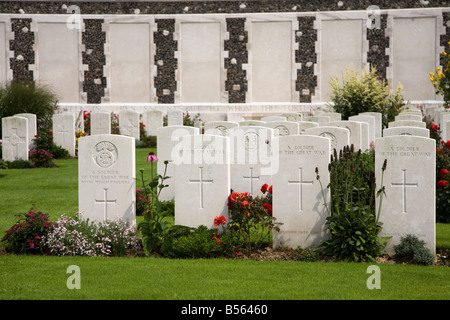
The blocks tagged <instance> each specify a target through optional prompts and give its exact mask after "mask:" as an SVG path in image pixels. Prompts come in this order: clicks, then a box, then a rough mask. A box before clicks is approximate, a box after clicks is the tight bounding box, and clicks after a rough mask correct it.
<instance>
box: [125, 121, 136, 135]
mask: <svg viewBox="0 0 450 320" xmlns="http://www.w3.org/2000/svg"><path fill="white" fill-rule="evenodd" d="M124 129H125V131H126V132H125V134H126V135H129V136H133V135H134V133H135V131H136V130H137V128H136V126H135V125H134V124H133V120H132V119H128V123H127V125H126V126H124Z"/></svg>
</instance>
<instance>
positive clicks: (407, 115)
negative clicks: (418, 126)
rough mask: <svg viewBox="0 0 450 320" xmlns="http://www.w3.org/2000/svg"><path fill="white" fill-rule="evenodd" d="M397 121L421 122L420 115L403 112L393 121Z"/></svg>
mask: <svg viewBox="0 0 450 320" xmlns="http://www.w3.org/2000/svg"><path fill="white" fill-rule="evenodd" d="M399 120H414V121H422V115H420V114H415V113H412V112H403V113H400V114H399V115H397V116H395V121H399Z"/></svg>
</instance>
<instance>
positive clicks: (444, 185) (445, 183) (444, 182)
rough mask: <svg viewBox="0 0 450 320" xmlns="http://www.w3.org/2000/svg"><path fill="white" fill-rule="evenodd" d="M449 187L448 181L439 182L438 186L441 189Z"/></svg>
mask: <svg viewBox="0 0 450 320" xmlns="http://www.w3.org/2000/svg"><path fill="white" fill-rule="evenodd" d="M447 185H448V181H445V180H439V181H438V183H437V186H438V188H439V189H442V188H445V187H446V186H447Z"/></svg>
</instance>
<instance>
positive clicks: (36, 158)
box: [30, 148, 56, 168]
mask: <svg viewBox="0 0 450 320" xmlns="http://www.w3.org/2000/svg"><path fill="white" fill-rule="evenodd" d="M30 161H31V166H32V167H33V168H55V167H56V164H55V163H54V162H53V155H52V154H51V153H50V152H48V151H46V150H44V149H36V148H32V149H31V150H30Z"/></svg>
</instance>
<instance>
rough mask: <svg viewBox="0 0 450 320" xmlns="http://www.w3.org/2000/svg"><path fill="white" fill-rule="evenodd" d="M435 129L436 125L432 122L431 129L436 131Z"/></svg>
mask: <svg viewBox="0 0 450 320" xmlns="http://www.w3.org/2000/svg"><path fill="white" fill-rule="evenodd" d="M437 129H438V126H437V124H434V123H433V124H432V125H431V131H437Z"/></svg>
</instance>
